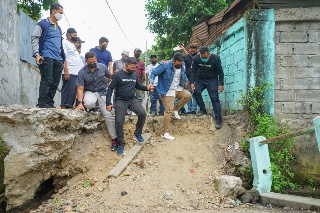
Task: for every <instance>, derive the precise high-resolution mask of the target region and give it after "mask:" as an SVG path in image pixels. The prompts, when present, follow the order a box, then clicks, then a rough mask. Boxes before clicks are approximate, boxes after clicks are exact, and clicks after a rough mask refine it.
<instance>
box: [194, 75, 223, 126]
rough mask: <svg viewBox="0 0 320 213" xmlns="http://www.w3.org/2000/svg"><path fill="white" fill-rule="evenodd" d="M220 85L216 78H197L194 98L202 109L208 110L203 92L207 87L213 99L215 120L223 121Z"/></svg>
mask: <svg viewBox="0 0 320 213" xmlns="http://www.w3.org/2000/svg"><path fill="white" fill-rule="evenodd" d="M218 86H219V85H218V80H216V79H207V80H203V79H197V80H196V83H195V87H196V88H195V90H194V92H193V94H194V98H195V99H196V101H197V104H198V105H199V107H200V110H201V111H204V112H206V111H207V110H206V107H205V105H204V102H203V98H202V95H201V93H202V91H203V90H204V89H207V91H208V94H209V97H210V99H211V103H212V108H213V112H214V116H215V120H216V121H221V120H222V117H221V105H220V100H219V94H218Z"/></svg>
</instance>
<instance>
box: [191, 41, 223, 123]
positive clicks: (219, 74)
mask: <svg viewBox="0 0 320 213" xmlns="http://www.w3.org/2000/svg"><path fill="white" fill-rule="evenodd" d="M190 78H191V79H190V83H191V85H190V88H191V90H192V91H194V98H195V99H196V101H197V104H198V105H199V107H200V111H199V112H198V113H197V115H198V116H200V115H203V114H207V110H206V107H205V105H204V102H203V99H202V96H201V93H202V91H203V90H204V89H207V91H208V93H209V96H210V99H211V103H212V107H213V111H214V116H215V120H216V124H215V127H216V128H217V129H220V128H221V126H222V117H221V106H220V100H219V94H218V91H219V92H223V89H224V88H223V85H224V73H223V70H222V66H221V60H220V57H219V56H217V55H215V54H211V53H210V52H209V48H208V47H206V46H203V47H201V48H200V54H198V55H196V56H194V58H193V62H192V68H191V75H190ZM194 82H196V84H194Z"/></svg>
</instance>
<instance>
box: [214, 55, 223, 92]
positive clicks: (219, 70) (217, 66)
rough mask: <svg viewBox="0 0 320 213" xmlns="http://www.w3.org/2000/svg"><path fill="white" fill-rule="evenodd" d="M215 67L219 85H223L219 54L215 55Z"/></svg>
mask: <svg viewBox="0 0 320 213" xmlns="http://www.w3.org/2000/svg"><path fill="white" fill-rule="evenodd" d="M215 67H216V69H217V70H218V78H219V83H220V85H221V86H223V85H224V72H223V69H222V66H221V60H220V57H219V56H216V60H215Z"/></svg>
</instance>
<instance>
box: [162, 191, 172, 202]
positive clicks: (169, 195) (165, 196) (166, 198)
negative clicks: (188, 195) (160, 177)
mask: <svg viewBox="0 0 320 213" xmlns="http://www.w3.org/2000/svg"><path fill="white" fill-rule="evenodd" d="M163 198H164V199H165V200H173V195H172V193H171V192H167V193H166V194H164V195H163Z"/></svg>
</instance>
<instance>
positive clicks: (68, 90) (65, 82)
mask: <svg viewBox="0 0 320 213" xmlns="http://www.w3.org/2000/svg"><path fill="white" fill-rule="evenodd" d="M66 36H67V39H66V40H63V41H62V46H63V50H64V52H65V56H66V60H65V61H64V66H63V72H62V89H61V105H60V106H61V109H70V108H73V105H74V103H75V100H76V94H77V86H76V82H77V76H78V72H79V71H80V70H81V68H82V67H84V65H83V62H82V59H81V56H80V54H79V52H78V49H77V48H78V47H79V44H80V43H82V42H83V41H81V39H80V38H79V37H77V31H76V30H75V29H74V28H69V29H68V30H67V35H66Z"/></svg>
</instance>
